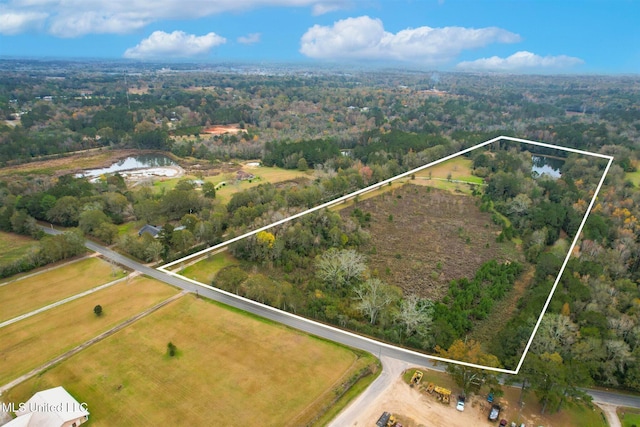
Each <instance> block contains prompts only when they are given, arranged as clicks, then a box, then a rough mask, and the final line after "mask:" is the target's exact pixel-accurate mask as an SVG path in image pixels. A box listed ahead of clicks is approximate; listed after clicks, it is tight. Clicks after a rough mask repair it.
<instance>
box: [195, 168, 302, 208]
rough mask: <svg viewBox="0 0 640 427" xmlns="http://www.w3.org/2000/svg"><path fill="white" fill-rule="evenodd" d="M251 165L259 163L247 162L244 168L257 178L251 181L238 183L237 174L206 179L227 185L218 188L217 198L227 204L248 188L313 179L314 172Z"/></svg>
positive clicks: (224, 174) (230, 173) (216, 183)
mask: <svg viewBox="0 0 640 427" xmlns="http://www.w3.org/2000/svg"><path fill="white" fill-rule="evenodd" d="M251 163H257V161H256V162H247V163H245V164H244V165H243V166H242V170H243V171H245V172H246V173H250V174H252V175H254V176H255V178H253V179H251V180H243V181H236V174H237V172H229V173H223V174H221V175H218V176H215V177H209V178H206V180H207V181H210V182H212V183H214V184H215V185H216V186H218V185H219V184H220V183H222V182H224V183H225V185H224V186H222V187H219V188H218V190H217V192H216V198H219V199H221V200H223V201H224V202H225V203H226V202H228V201H229V200H230V199H231V196H232V195H234V194H235V193H238V192H240V191H244V190H246V189H247V188H251V187H256V186H258V185H260V184H264V183H267V182H270V183H272V184H276V183H279V182H284V181H291V180H295V179H298V178H309V179H311V178H313V171H305V172H302V171H299V170H297V169H282V168H277V167H267V166H251ZM249 181H251V182H249Z"/></svg>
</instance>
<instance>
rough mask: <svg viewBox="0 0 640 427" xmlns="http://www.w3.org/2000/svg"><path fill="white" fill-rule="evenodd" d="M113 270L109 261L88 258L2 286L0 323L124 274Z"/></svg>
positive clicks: (120, 270)
mask: <svg viewBox="0 0 640 427" xmlns="http://www.w3.org/2000/svg"><path fill="white" fill-rule="evenodd" d="M113 273H114V270H113V269H112V266H111V264H110V263H108V262H106V261H104V260H102V259H100V258H86V259H83V260H81V261H77V262H73V263H70V264H67V265H63V266H60V267H57V268H55V269H53V270H50V271H45V272H42V273H39V274H36V275H33V276H31V277H27V278H24V279H20V280H16V281H15V282H11V283H8V284H6V285H3V286H0V301H2V304H1V308H0V322H2V321H5V320H8V319H13V318H14V317H16V316H19V315H21V314H25V313H28V312H30V311H33V310H36V309H38V308H40V307H43V306H45V305H48V304H51V303H54V302H56V301H60V300H62V299H64V298H67V297H70V296H72V295H75V294H77V293H80V292H82V291H85V290H87V289H91V288H94V287H96V286H99V285H102V284H104V283H108V282H111V281H113V280H116V279H119V278H121V277H124V273H123V272H122V269H120V268H118V269H117V270H116V271H115V273H116V274H115V275H114V274H113ZM7 280H11V279H10V278H9V279H7Z"/></svg>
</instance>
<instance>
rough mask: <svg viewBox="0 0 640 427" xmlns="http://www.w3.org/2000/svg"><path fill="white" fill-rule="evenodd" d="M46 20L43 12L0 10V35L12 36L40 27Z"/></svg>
mask: <svg viewBox="0 0 640 427" xmlns="http://www.w3.org/2000/svg"><path fill="white" fill-rule="evenodd" d="M45 19H47V14H46V13H44V12H4V11H2V10H0V34H6V35H13V34H20V33H23V32H25V31H29V30H31V29H34V28H38V27H40V26H41V25H42V24H43V22H44V21H45Z"/></svg>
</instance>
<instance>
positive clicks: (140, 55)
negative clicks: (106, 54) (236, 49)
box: [124, 31, 227, 59]
mask: <svg viewBox="0 0 640 427" xmlns="http://www.w3.org/2000/svg"><path fill="white" fill-rule="evenodd" d="M226 42H227V39H225V38H224V37H220V36H219V35H217V34H216V33H209V34H205V35H204V36H196V35H193V34H187V33H185V32H184V31H174V32H173V33H165V32H164V31H154V32H153V33H151V35H150V36H149V37H148V38H146V39H144V40H142V41H141V42H140V43H139V44H138V45H136V46H134V47H132V48H129V49H127V50H126V51H125V52H124V57H125V58H132V59H146V58H165V59H166V58H171V57H173V58H185V57H191V56H198V55H204V54H207V53H209V51H210V50H211V49H213V48H214V47H215V46H219V45H221V44H224V43H226Z"/></svg>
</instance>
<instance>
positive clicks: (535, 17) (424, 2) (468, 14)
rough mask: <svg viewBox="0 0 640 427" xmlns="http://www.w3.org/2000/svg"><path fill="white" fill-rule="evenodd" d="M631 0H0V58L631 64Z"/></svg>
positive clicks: (531, 69) (623, 69) (638, 6)
mask: <svg viewBox="0 0 640 427" xmlns="http://www.w3.org/2000/svg"><path fill="white" fill-rule="evenodd" d="M639 16H640V1H636V0H600V1H595V0H555V1H554V0H538V1H533V0H509V1H507V0H482V1H481V0H0V56H3V57H36V58H52V57H54V58H127V59H132V60H140V61H145V60H162V61H173V60H182V61H184V60H186V61H195V62H200V61H206V62H228V61H258V62H301V61H304V62H312V61H319V62H329V63H337V64H340V63H346V62H349V63H363V64H373V63H375V64H380V63H382V64H385V65H389V66H392V67H402V66H407V67H411V68H425V69H430V70H433V69H436V70H460V71H502V72H514V73H540V72H542V73H607V74H610V73H614V74H618V73H633V74H637V73H638V72H640V29H639V27H638V22H640V20H639V18H638V17H639Z"/></svg>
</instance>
